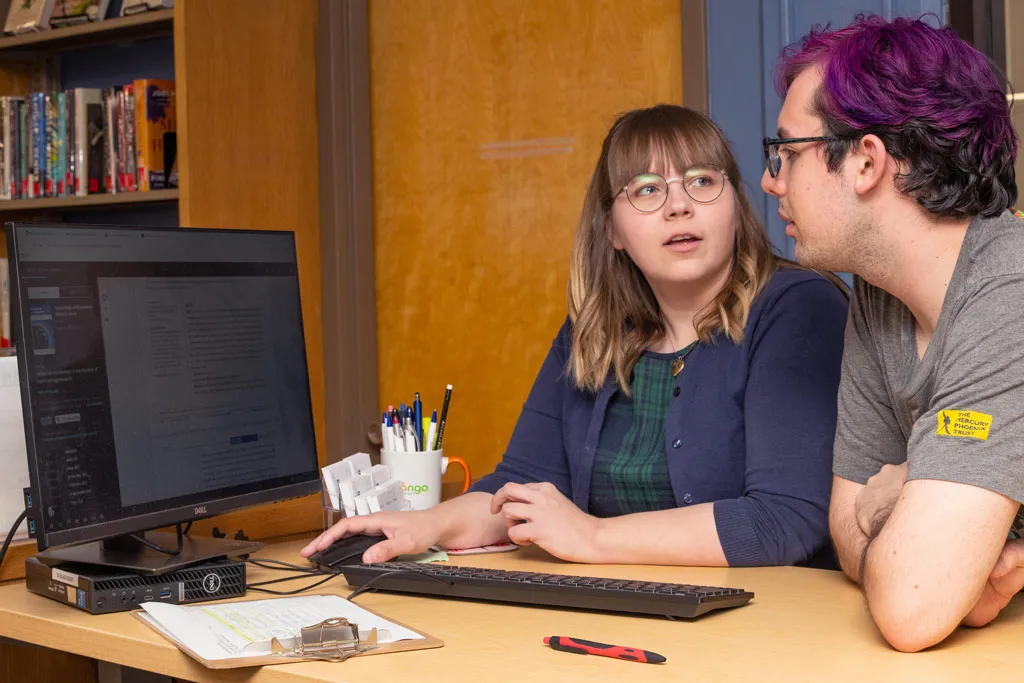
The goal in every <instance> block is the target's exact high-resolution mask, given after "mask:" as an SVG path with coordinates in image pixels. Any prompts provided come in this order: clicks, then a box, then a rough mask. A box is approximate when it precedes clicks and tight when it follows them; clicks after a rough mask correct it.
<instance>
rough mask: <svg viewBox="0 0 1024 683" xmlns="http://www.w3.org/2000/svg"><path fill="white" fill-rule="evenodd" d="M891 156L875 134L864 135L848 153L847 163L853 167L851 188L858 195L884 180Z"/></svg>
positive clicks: (863, 193)
mask: <svg viewBox="0 0 1024 683" xmlns="http://www.w3.org/2000/svg"><path fill="white" fill-rule="evenodd" d="M891 160H892V158H891V157H890V156H889V152H887V151H886V149H885V144H884V143H883V142H882V139H881V138H880V137H878V136H877V135H865V136H864V137H862V138H861V139H860V142H858V143H857V146H856V147H854V148H853V151H852V152H851V153H850V157H849V159H847V163H848V164H852V167H853V190H854V192H856V193H857V194H859V195H866V194H868V193H869V192H871V191H873V190H874V189H875V188H876V187H879V185H880V184H881V183H882V181H884V180H885V177H886V174H887V173H889V168H888V167H889V162H890V161H891Z"/></svg>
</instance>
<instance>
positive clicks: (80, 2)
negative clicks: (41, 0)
mask: <svg viewBox="0 0 1024 683" xmlns="http://www.w3.org/2000/svg"><path fill="white" fill-rule="evenodd" d="M109 6H110V0H55V3H54V6H53V13H52V14H51V15H50V26H51V27H53V28H60V27H62V26H78V25H79V24H88V23H90V22H93V21H102V20H103V19H105V18H106V16H107V9H108V8H109Z"/></svg>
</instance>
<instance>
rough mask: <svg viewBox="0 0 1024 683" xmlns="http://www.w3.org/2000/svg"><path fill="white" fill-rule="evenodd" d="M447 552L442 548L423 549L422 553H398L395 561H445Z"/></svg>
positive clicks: (422, 562) (424, 562) (426, 562)
mask: <svg viewBox="0 0 1024 683" xmlns="http://www.w3.org/2000/svg"><path fill="white" fill-rule="evenodd" d="M447 561H448V553H446V552H445V551H443V550H436V551H435V550H425V551H423V552H422V553H416V554H414V555H399V556H398V557H397V558H396V559H395V562H419V563H420V564H429V563H430V562H447Z"/></svg>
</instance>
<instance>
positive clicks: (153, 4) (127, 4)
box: [121, 0, 174, 17]
mask: <svg viewBox="0 0 1024 683" xmlns="http://www.w3.org/2000/svg"><path fill="white" fill-rule="evenodd" d="M173 7H174V0H124V2H123V3H121V16H122V17H128V16H131V15H133V14H142V13H143V12H152V11H155V10H160V9H171V8H173Z"/></svg>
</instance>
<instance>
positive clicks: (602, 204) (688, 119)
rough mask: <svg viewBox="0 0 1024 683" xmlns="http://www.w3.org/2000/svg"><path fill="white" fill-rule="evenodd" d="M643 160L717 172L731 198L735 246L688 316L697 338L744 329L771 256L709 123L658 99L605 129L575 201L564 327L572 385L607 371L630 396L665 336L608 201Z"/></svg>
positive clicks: (596, 382) (587, 386) (736, 335)
mask: <svg viewBox="0 0 1024 683" xmlns="http://www.w3.org/2000/svg"><path fill="white" fill-rule="evenodd" d="M652 162H654V163H658V164H663V165H664V166H666V167H667V166H668V164H672V166H673V167H674V168H675V169H676V170H677V171H679V172H682V171H683V169H686V168H688V167H689V166H692V165H694V164H698V163H699V164H711V165H714V166H717V167H718V168H721V169H722V170H723V171H725V173H726V175H727V176H728V178H729V182H730V184H731V185H732V187H733V190H734V193H733V194H734V197H735V202H736V242H735V246H734V248H733V261H732V272H731V274H730V276H729V280H728V282H727V283H726V284H725V286H724V287H723V288H722V290H721V291H720V292H719V293H718V295H717V296H716V297H715V298H714V300H713V301H712V302H711V303H710V304H709V305H708V306H707V307H706V308H704V310H702V311H700V312H699V313H698V314H697V316H696V317H695V318H694V321H693V322H694V327H696V329H697V335H698V337H699V339H700V341H701V342H709V341H711V339H712V337H713V335H714V334H715V333H716V332H719V331H720V332H722V333H723V334H724V335H725V336H727V337H728V338H729V339H730V340H732V341H733V342H740V341H741V340H742V339H743V329H744V327H745V326H746V324H747V316H748V315H749V313H750V306H751V304H752V303H753V301H754V298H755V297H756V296H757V295H758V293H760V291H761V290H762V289H763V288H764V286H765V285H766V284H767V283H768V281H769V280H770V279H771V277H772V275H773V273H774V272H775V268H776V260H777V259H776V256H775V254H774V253H773V252H772V246H771V243H770V242H769V241H768V237H767V235H766V234H765V232H764V229H763V228H762V226H761V222H760V220H759V219H758V217H757V214H756V213H755V212H754V208H753V207H752V206H751V205H750V202H749V201H748V200H747V197H746V195H745V194H744V192H743V186H742V183H741V181H740V169H739V166H738V165H737V164H736V159H735V158H734V157H733V155H732V151H731V150H730V149H729V143H728V142H727V141H726V139H725V135H724V134H723V133H722V131H721V130H720V129H719V128H718V126H716V125H715V124H714V123H713V122H712V121H711V119H709V118H708V117H706V116H704V115H703V114H700V113H698V112H696V111H693V110H692V109H687V108H685V107H680V106H675V105H664V104H663V105H658V106H656V107H651V108H649V109H636V110H633V111H630V112H627V113H626V114H624V115H622V116H621V117H620V118H619V119H618V120H617V121H616V122H615V124H614V125H613V126H612V128H611V130H610V131H609V132H608V136H607V137H606V138H605V140H604V145H603V146H602V148H601V158H600V159H599V160H598V162H597V168H595V169H594V175H593V177H592V178H591V180H590V186H589V187H588V188H587V195H586V198H585V199H584V201H583V212H582V215H581V217H580V225H579V229H578V230H577V232H576V242H575V244H574V245H573V250H572V263H571V264H570V267H569V288H568V303H569V318H570V319H571V320H572V323H573V332H572V351H571V354H570V359H569V364H570V365H569V369H570V371H571V373H572V375H573V377H574V381H575V383H576V385H577V387H578V388H580V389H584V390H590V391H594V392H596V391H598V390H599V389H600V388H601V387H602V386H603V385H604V383H605V381H606V380H607V377H608V372H609V370H612V369H614V372H615V380H616V382H617V384H618V385H619V388H620V389H621V390H622V391H623V392H625V393H626V394H627V395H628V394H629V383H630V375H631V374H632V371H633V366H634V365H635V364H636V362H637V360H638V359H639V358H640V355H641V354H642V353H643V352H644V351H645V350H646V349H648V348H649V347H650V346H651V344H652V343H654V342H656V341H657V340H658V339H661V338H662V337H663V336H664V335H665V329H666V328H665V319H664V317H663V316H662V312H661V308H660V307H659V305H658V301H657V299H655V297H654V292H652V291H651V287H650V285H649V284H648V283H647V280H646V278H645V277H644V275H643V273H642V272H640V269H639V268H637V266H636V264H634V263H633V261H632V259H630V257H629V256H628V255H627V254H626V252H625V251H623V250H617V249H615V248H614V247H613V246H612V241H611V230H612V222H611V209H612V204H613V202H614V201H615V197H616V196H617V195H618V193H619V190H621V189H622V188H623V187H624V186H625V185H626V184H627V183H628V182H629V181H630V179H632V178H633V177H634V176H636V175H637V174H640V173H646V172H647V171H649V170H651V168H652Z"/></svg>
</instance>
